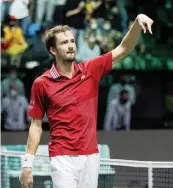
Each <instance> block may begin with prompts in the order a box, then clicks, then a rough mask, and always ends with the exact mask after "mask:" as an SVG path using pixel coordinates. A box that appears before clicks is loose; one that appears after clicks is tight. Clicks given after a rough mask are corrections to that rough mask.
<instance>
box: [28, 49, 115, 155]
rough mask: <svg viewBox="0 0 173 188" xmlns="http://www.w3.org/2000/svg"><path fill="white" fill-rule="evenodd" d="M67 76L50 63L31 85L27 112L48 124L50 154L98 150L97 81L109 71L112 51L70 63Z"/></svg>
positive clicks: (72, 153) (81, 152)
mask: <svg viewBox="0 0 173 188" xmlns="http://www.w3.org/2000/svg"><path fill="white" fill-rule="evenodd" d="M74 68H75V73H74V74H73V77H72V78H71V79H69V78H67V77H65V76H62V75H60V73H59V72H58V70H57V69H56V67H55V66H54V65H53V66H52V68H51V69H50V70H48V71H47V72H45V73H44V74H42V75H41V76H40V77H38V78H37V79H36V80H35V81H34V83H33V86H32V91H31V102H30V106H29V110H28V115H29V116H31V117H33V118H37V119H40V120H41V119H42V118H43V116H44V114H45V112H46V114H47V117H48V119H49V123H50V142H49V155H50V157H53V156H57V155H87V154H93V153H97V152H98V147H97V136H96V129H97V127H96V123H97V103H98V88H99V81H100V79H101V77H102V76H104V75H105V74H106V73H108V72H109V71H111V70H112V53H111V52H110V53H107V54H105V55H102V56H99V57H97V58H94V59H91V60H89V61H85V62H82V63H80V64H76V63H74Z"/></svg>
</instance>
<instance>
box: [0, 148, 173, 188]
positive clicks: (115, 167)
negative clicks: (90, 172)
mask: <svg viewBox="0 0 173 188" xmlns="http://www.w3.org/2000/svg"><path fill="white" fill-rule="evenodd" d="M23 154H24V153H23V152H16V151H5V150H1V186H2V188H19V187H21V186H20V183H19V178H18V177H19V175H20V173H21V155H23ZM33 176H34V185H33V188H53V185H52V181H51V177H50V160H49V157H48V156H46V155H36V157H35V160H34V167H33ZM98 188H173V162H153V161H133V160H121V159H100V172H99V183H98Z"/></svg>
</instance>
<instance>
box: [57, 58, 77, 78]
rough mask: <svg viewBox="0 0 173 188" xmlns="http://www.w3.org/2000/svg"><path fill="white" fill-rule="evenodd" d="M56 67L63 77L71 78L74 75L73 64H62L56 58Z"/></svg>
mask: <svg viewBox="0 0 173 188" xmlns="http://www.w3.org/2000/svg"><path fill="white" fill-rule="evenodd" d="M56 67H57V69H58V70H59V71H60V73H61V74H62V75H63V76H66V77H68V78H72V75H73V73H74V65H73V62H62V61H60V60H59V59H58V58H56Z"/></svg>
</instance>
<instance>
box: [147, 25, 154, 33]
mask: <svg viewBox="0 0 173 188" xmlns="http://www.w3.org/2000/svg"><path fill="white" fill-rule="evenodd" d="M147 29H148V30H149V32H150V33H151V34H153V32H152V30H151V24H150V23H147Z"/></svg>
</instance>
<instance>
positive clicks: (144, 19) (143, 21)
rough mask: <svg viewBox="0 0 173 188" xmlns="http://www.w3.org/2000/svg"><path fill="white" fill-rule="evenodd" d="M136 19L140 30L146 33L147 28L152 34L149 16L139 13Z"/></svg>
mask: <svg viewBox="0 0 173 188" xmlns="http://www.w3.org/2000/svg"><path fill="white" fill-rule="evenodd" d="M136 20H137V22H138V24H139V25H140V26H141V27H142V30H143V31H144V33H146V31H147V30H148V31H149V32H150V33H151V34H153V33H152V30H151V26H152V24H153V20H152V19H151V18H149V17H148V16H146V15H145V14H139V15H138V16H137V18H136Z"/></svg>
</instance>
